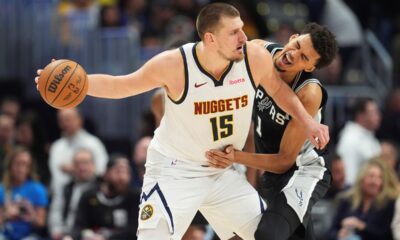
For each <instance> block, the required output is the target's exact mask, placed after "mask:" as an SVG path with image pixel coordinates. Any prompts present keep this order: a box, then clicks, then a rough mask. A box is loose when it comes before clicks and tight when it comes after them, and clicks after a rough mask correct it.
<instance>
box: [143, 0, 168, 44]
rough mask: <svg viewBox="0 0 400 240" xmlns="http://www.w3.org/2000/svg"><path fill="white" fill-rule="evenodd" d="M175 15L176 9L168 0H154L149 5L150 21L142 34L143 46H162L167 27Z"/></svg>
mask: <svg viewBox="0 0 400 240" xmlns="http://www.w3.org/2000/svg"><path fill="white" fill-rule="evenodd" d="M173 16H174V9H173V8H172V5H171V2H170V1H168V0H153V1H152V4H151V5H150V6H149V22H148V24H147V26H146V27H145V28H144V32H143V34H142V46H144V47H153V48H154V47H160V46H162V42H163V39H164V38H165V36H166V34H169V33H168V32H166V27H167V25H168V23H169V21H170V20H171V19H172V18H173Z"/></svg>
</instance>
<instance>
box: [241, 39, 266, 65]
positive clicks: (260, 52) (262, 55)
mask: <svg viewBox="0 0 400 240" xmlns="http://www.w3.org/2000/svg"><path fill="white" fill-rule="evenodd" d="M246 54H247V58H248V61H249V63H250V65H256V66H258V65H264V63H265V62H269V61H272V55H271V53H269V52H268V51H265V49H264V47H263V46H262V45H260V44H259V43H257V42H254V41H249V42H247V43H246ZM260 60H261V61H260Z"/></svg>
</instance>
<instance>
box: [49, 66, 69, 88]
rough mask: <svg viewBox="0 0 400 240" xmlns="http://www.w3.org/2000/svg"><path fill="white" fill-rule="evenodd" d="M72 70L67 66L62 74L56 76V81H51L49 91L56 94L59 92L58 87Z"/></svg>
mask: <svg viewBox="0 0 400 240" xmlns="http://www.w3.org/2000/svg"><path fill="white" fill-rule="evenodd" d="M70 70H71V67H70V66H66V67H65V68H64V69H63V70H62V71H61V73H60V74H57V75H55V76H54V79H53V80H52V81H51V83H50V85H49V87H48V88H47V91H49V92H52V93H55V92H56V91H57V87H58V85H59V84H60V82H61V81H62V80H63V78H64V76H65V75H66V74H67V73H68V72H69V71H70Z"/></svg>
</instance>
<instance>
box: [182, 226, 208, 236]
mask: <svg viewBox="0 0 400 240" xmlns="http://www.w3.org/2000/svg"><path fill="white" fill-rule="evenodd" d="M206 230H207V229H206V226H205V225H199V224H192V225H190V226H189V228H188V230H187V231H186V233H185V234H184V235H183V237H182V240H204V239H205V235H206Z"/></svg>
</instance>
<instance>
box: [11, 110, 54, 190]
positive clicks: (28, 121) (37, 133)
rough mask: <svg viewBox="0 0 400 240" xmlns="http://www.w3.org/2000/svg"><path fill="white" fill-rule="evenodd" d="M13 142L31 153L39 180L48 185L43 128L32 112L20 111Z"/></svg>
mask: <svg viewBox="0 0 400 240" xmlns="http://www.w3.org/2000/svg"><path fill="white" fill-rule="evenodd" d="M15 143H16V144H18V145H22V146H25V147H26V148H28V149H29V151H30V152H31V154H32V157H33V160H34V162H35V165H36V167H37V171H38V174H39V177H40V181H41V182H42V183H43V184H45V185H48V184H49V183H50V170H49V165H48V163H47V160H48V154H47V150H48V149H46V147H48V146H47V142H46V140H45V136H44V129H43V127H42V125H41V123H40V120H39V117H38V115H37V114H36V113H35V112H33V111H29V112H26V111H25V112H22V113H21V114H20V116H19V117H18V119H17V122H16V127H15Z"/></svg>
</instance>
